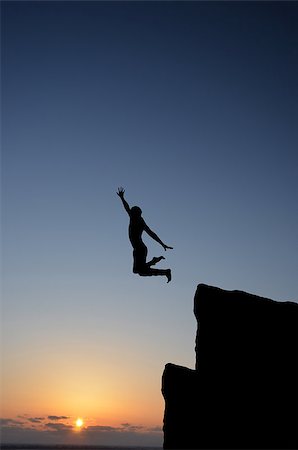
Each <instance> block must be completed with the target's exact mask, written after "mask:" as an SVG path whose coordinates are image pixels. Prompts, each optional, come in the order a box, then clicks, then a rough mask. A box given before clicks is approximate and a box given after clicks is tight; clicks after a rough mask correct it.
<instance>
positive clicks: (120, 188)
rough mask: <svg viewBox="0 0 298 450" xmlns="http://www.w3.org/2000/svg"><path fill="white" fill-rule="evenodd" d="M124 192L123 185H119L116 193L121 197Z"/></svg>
mask: <svg viewBox="0 0 298 450" xmlns="http://www.w3.org/2000/svg"><path fill="white" fill-rule="evenodd" d="M124 192H125V189H123V187H119V188H118V192H117V195H119V197H120V198H123V197H124Z"/></svg>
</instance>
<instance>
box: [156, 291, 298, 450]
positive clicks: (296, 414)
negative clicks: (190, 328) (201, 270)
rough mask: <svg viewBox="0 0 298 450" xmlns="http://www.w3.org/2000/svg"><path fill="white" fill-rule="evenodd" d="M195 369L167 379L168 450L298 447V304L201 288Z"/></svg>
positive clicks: (168, 372) (170, 373) (174, 370)
mask: <svg viewBox="0 0 298 450" xmlns="http://www.w3.org/2000/svg"><path fill="white" fill-rule="evenodd" d="M194 313H195V316H196V318H197V321H198V332H197V337H196V368H195V370H191V369H187V368H185V367H181V366H176V365H173V364H167V365H166V367H165V370H164V373H163V379H162V393H163V396H164V399H165V413H164V448H165V449H202V448H205V449H207V448H208V449H210V448H212V449H228V448H230V449H232V448H233V449H234V448H237V449H245V448H247V449H248V448H250V449H253V448H258V449H268V448H271V449H277V448H278V449H281V448H282V449H285V448H291V449H294V448H298V437H297V429H298V406H297V403H298V399H297V392H298V386H297V385H298V373H297V359H298V354H297V353H298V352H297V350H298V348H297V347H298V342H297V337H298V304H296V303H294V302H277V301H273V300H270V299H266V298H262V297H257V296H255V295H251V294H247V293H245V292H241V291H225V290H222V289H218V288H215V287H210V286H206V285H203V284H200V285H199V286H198V288H197V291H196V294H195V299H194Z"/></svg>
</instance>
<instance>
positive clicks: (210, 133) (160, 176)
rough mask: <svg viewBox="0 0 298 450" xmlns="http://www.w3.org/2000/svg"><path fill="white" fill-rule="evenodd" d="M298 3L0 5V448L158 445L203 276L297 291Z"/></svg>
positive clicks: (280, 292)
mask: <svg viewBox="0 0 298 450" xmlns="http://www.w3.org/2000/svg"><path fill="white" fill-rule="evenodd" d="M297 9H298V4H297V2H281V1H276V2H267V1H266V2H240V1H232V2H226V1H220V2H213V1H209V2H200V1H197V2H179V1H178V2H171V1H169V2H168V1H164V2H163V1H159V2H154V1H148V2H127V1H123V2H98V1H91V2H88V1H84V2H82V1H74V2H73V1H66V2H60V1H53V2H46V1H41V2H39V1H33V2H29V1H21V2H14V1H9V2H5V1H3V2H1V20H2V51H1V58H2V78H1V85H2V100H1V110H2V152H1V162H2V164H1V166H2V174H1V185H2V188H1V191H2V202H1V204H2V207H1V208H2V224H1V234H2V285H3V287H2V303H1V329H2V340H1V342H2V343H1V359H2V364H1V366H2V370H1V378H2V381H1V405H2V407H1V417H2V439H3V442H9V443H20V442H26V443H45V444H49V443H59V444H61V443H72V444H79V445H81V444H97V445H107V444H110V445H119V444H122V445H157V446H162V441H163V434H162V420H163V412H164V401H163V398H162V395H161V377H162V372H163V369H164V366H165V364H166V363H168V362H171V363H175V364H179V365H184V366H186V367H189V368H194V367H195V351H194V347H195V334H196V326H197V325H196V321H195V318H194V315H193V299H194V294H195V290H196V287H197V285H198V284H199V283H206V284H209V285H212V286H217V287H220V288H223V289H228V290H234V289H238V290H244V291H246V292H250V293H252V294H256V295H260V296H264V297H268V298H271V299H273V300H280V301H288V300H290V301H296V302H297V301H298V281H297V280H298V279H297V268H298V235H297V230H298V209H297V205H298V201H297V200H298V177H297V170H298V151H297V129H298V128H297V118H298V117H297V79H298V73H297V43H298V30H297V26H296V24H297ZM119 186H123V187H124V188H125V196H126V200H127V201H128V203H129V205H130V206H133V205H138V206H140V207H141V208H142V210H143V217H144V219H145V221H146V223H147V224H148V225H149V227H150V228H151V229H152V230H153V231H155V232H156V233H157V234H158V236H159V237H160V238H161V239H162V240H163V242H165V244H167V245H169V246H172V247H173V250H167V252H166V253H165V252H164V250H163V248H162V247H161V246H160V245H159V244H158V243H156V242H155V241H153V240H151V239H150V238H149V236H144V241H145V243H146V245H147V246H148V251H149V254H148V257H150V258H151V257H152V256H161V255H163V256H165V257H166V259H165V260H164V261H162V262H161V263H159V267H161V268H171V270H172V281H171V282H170V283H168V284H167V283H166V279H165V277H151V278H148V277H139V276H138V275H136V274H133V273H132V248H131V246H130V243H129V240H128V234H127V227H128V216H127V214H126V212H125V211H124V209H123V207H122V204H121V201H120V199H119V197H118V196H117V194H116V191H117V189H118V187H119ZM215 313H216V312H215ZM78 417H81V418H82V420H83V425H82V426H81V427H76V426H75V421H76V420H77V418H78Z"/></svg>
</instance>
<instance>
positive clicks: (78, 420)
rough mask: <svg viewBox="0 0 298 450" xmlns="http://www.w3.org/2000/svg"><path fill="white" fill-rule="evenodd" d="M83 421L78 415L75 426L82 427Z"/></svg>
mask: <svg viewBox="0 0 298 450" xmlns="http://www.w3.org/2000/svg"><path fill="white" fill-rule="evenodd" d="M83 424H84V422H83V419H81V418H80V417H79V418H78V419H77V420H76V427H77V428H82V426H83Z"/></svg>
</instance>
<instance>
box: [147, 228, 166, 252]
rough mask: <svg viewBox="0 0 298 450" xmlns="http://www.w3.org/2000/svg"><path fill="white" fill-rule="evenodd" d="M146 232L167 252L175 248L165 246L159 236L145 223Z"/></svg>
mask: <svg viewBox="0 0 298 450" xmlns="http://www.w3.org/2000/svg"><path fill="white" fill-rule="evenodd" d="M144 231H146V233H147V234H148V235H149V236H150V237H151V238H152V239H154V240H155V241H156V242H158V243H159V244H160V245H161V246H162V247H163V248H164V249H165V250H167V248H170V249H173V247H169V246H168V245H166V244H164V243H163V242H162V240H161V239H160V238H159V237H158V236H157V234H156V233H154V231H152V230H151V229H150V228H149V227H148V225H147V224H146V223H145V226H144Z"/></svg>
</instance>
